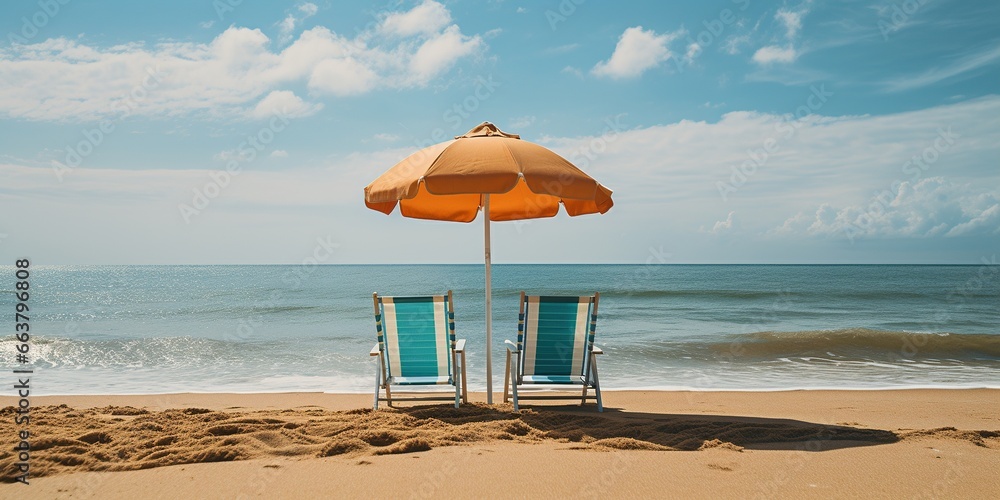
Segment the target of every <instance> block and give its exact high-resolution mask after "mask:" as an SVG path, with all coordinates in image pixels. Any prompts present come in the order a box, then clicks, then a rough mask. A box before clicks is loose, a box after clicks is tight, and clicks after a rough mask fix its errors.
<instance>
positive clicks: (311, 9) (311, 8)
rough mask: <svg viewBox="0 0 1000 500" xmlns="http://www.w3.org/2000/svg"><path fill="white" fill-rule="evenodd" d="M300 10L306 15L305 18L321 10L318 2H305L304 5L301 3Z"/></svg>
mask: <svg viewBox="0 0 1000 500" xmlns="http://www.w3.org/2000/svg"><path fill="white" fill-rule="evenodd" d="M299 12H301V13H302V14H303V15H304V16H305V17H304V18H303V19H305V18H309V17H312V16H315V15H316V13H317V12H319V7H317V6H316V4H314V3H304V4H302V5H299Z"/></svg>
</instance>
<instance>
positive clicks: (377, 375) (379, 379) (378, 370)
mask: <svg viewBox="0 0 1000 500" xmlns="http://www.w3.org/2000/svg"><path fill="white" fill-rule="evenodd" d="M379 359H380V360H381V357H379ZM381 365H382V363H381V362H379V364H378V366H376V367H375V402H374V403H372V409H373V410H377V409H378V393H379V388H381V387H382V366H381Z"/></svg>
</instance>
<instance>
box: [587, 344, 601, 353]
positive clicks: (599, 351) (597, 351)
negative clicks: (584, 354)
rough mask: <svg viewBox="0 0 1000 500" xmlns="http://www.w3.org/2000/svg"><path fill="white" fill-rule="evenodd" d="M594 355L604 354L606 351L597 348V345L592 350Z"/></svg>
mask: <svg viewBox="0 0 1000 500" xmlns="http://www.w3.org/2000/svg"><path fill="white" fill-rule="evenodd" d="M590 352H591V353H592V354H604V349H601V348H600V347H597V346H596V345H595V346H594V347H593V348H592V349H591V350H590Z"/></svg>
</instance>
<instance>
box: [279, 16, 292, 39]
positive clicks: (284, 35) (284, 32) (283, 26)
mask: <svg viewBox="0 0 1000 500" xmlns="http://www.w3.org/2000/svg"><path fill="white" fill-rule="evenodd" d="M278 31H279V32H280V33H281V43H288V42H289V41H291V39H292V32H293V31H295V15H293V14H288V17H286V18H285V19H284V20H282V21H281V22H280V23H278Z"/></svg>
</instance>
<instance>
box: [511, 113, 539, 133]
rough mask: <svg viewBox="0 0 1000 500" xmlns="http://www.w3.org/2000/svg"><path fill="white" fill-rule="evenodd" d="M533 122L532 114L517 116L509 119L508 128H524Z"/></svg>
mask: <svg viewBox="0 0 1000 500" xmlns="http://www.w3.org/2000/svg"><path fill="white" fill-rule="evenodd" d="M533 123H535V117H534V116H533V115H526V116H519V117H517V118H514V119H513V120H511V121H510V128H511V130H516V129H520V128H526V127H530V126H531V124H533Z"/></svg>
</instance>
